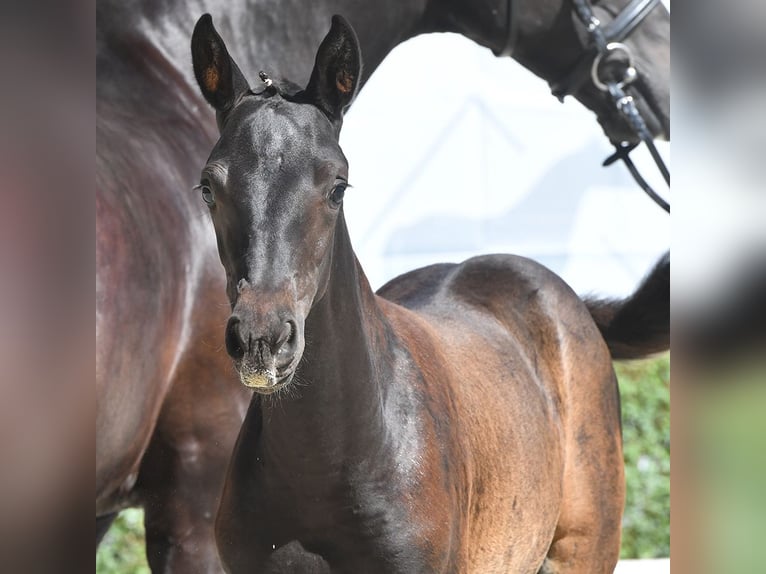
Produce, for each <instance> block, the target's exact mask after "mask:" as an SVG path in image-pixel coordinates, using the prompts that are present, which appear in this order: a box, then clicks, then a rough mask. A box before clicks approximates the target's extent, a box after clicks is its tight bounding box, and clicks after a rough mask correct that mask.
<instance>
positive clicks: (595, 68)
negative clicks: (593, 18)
mask: <svg viewBox="0 0 766 574" xmlns="http://www.w3.org/2000/svg"><path fill="white" fill-rule="evenodd" d="M614 52H622V53H623V54H625V55H626V56H627V57H628V65H627V67H626V68H625V75H624V76H623V78H622V81H620V82H617V86H618V87H620V88H624V87H625V86H627V85H628V84H630V83H633V82H634V81H635V80H636V78H637V77H638V72H636V68H635V66H633V52H631V51H630V48H628V47H627V46H626V45H625V44H623V43H622V42H609V44H607V45H606V49H605V50H604V51H603V52H599V53H598V54H596V57H595V58H594V59H593V65H592V66H591V68H590V77H591V80H593V85H594V86H596V87H597V88H598V89H599V90H601V91H602V92H608V91H609V85H608V84H607V82H604V81H602V80H601V78H600V77H599V67H600V66H601V62H602V61H603V59H604V57H606V56H609V55H610V54H612V53H614ZM610 83H614V82H610Z"/></svg>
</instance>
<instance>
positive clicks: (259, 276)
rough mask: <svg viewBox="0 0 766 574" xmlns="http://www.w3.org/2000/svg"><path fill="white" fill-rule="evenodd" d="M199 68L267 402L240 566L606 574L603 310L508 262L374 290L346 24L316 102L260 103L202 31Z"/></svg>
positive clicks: (246, 451) (235, 493)
mask: <svg viewBox="0 0 766 574" xmlns="http://www.w3.org/2000/svg"><path fill="white" fill-rule="evenodd" d="M192 54H193V61H194V72H195V76H196V78H197V81H198V83H199V85H200V88H201V90H202V93H203V95H204V97H205V98H206V99H207V101H208V102H209V103H210V104H211V105H212V106H213V107H215V109H216V110H217V118H218V125H219V128H220V133H221V135H220V139H219V141H218V142H217V144H216V145H215V147H214V149H213V151H212V153H211V155H210V158H209V160H208V162H207V165H206V166H205V168H204V170H203V172H202V180H201V183H200V188H201V193H202V198H203V200H204V201H205V202H206V203H207V204H208V206H209V207H210V214H211V217H212V220H213V223H214V226H215V231H216V236H217V238H218V249H219V254H220V257H221V261H222V263H223V265H224V268H225V270H226V277H227V293H228V296H229V299H230V302H231V305H232V309H233V311H232V314H231V317H230V319H229V322H228V324H227V327H226V335H225V340H226V349H227V351H228V352H229V354H230V355H231V356H232V358H233V359H234V363H235V365H236V367H237V370H238V372H239V373H240V378H241V381H242V383H243V384H244V385H246V386H248V387H250V388H252V389H253V390H254V391H255V393H256V394H255V395H254V397H253V400H252V402H251V405H250V409H249V412H248V414H247V417H246V420H245V422H244V425H243V428H242V430H241V433H240V436H239V439H238V442H237V445H236V447H235V450H234V454H233V459H232V461H231V463H230V467H229V473H228V477H227V481H226V486H225V489H224V493H223V499H222V504H221V507H220V510H219V514H218V521H217V538H218V544H219V551H220V554H221V557H222V559H223V561H224V564H225V565H226V567H227V568H228V569H229V570H230V571H232V572H248V573H250V572H264V571H266V572H315V571H316V572H349V573H365V574H367V573H376V572H401V573H405V574H411V573H416V572H439V573H447V572H474V573H477V574H489V573H495V572H512V573H520V572H521V573H523V572H529V573H535V572H538V571H541V572H562V573H564V572H566V573H575V572H578V573H583V574H585V573H587V574H593V573H598V572H611V571H612V570H613V568H614V566H615V563H616V562H617V558H618V553H619V546H620V518H621V515H622V507H623V498H624V486H623V470H622V448H621V438H620V416H619V398H618V391H617V386H616V382H615V376H614V372H613V370H612V364H611V356H610V353H609V350H608V348H607V344H606V343H605V341H604V339H603V337H602V336H601V334H600V332H599V328H598V327H597V326H596V324H595V323H594V320H593V318H592V317H591V314H590V312H589V310H588V308H587V306H586V305H585V304H584V303H583V302H582V301H581V300H580V299H579V298H578V297H577V295H576V294H575V293H573V292H572V290H571V289H570V288H569V287H568V286H567V285H566V284H565V283H564V282H563V281H562V280H561V279H560V278H559V277H557V276H556V275H554V274H553V273H551V272H550V271H548V270H547V269H545V268H543V267H542V266H540V265H538V264H536V263H534V262H532V261H530V260H528V259H524V258H521V257H514V256H510V255H489V256H484V257H476V258H473V259H470V260H468V261H466V262H464V263H462V264H460V265H452V264H442V265H434V266H431V267H427V268H424V269H419V270H417V271H413V272H410V273H408V274H406V275H403V276H401V277H399V278H397V279H395V280H393V281H392V282H390V283H389V284H388V285H386V286H385V287H383V289H382V290H381V291H380V293H379V294H377V295H376V294H374V293H373V292H372V290H371V289H370V286H369V284H368V282H367V280H366V278H365V276H364V273H363V272H362V269H361V267H360V265H359V263H358V261H357V260H356V257H355V256H354V252H353V249H352V247H351V243H350V241H349V236H348V232H347V229H346V224H345V221H344V216H343V196H344V192H345V191H346V188H347V187H348V165H347V163H346V160H345V158H344V156H343V152H342V151H341V149H340V147H339V145H338V135H339V132H340V129H341V123H342V115H343V111H344V109H345V107H346V106H347V105H348V104H349V103H350V102H351V100H352V98H353V96H354V93H355V91H356V88H357V84H358V81H359V75H360V67H361V59H360V53H359V47H358V43H357V40H356V37H355V35H354V32H353V31H352V30H351V28H350V27H349V25H348V24H347V23H346V22H345V20H343V19H342V18H340V17H337V16H336V17H334V18H333V21H332V27H331V29H330V31H329V33H328V34H327V36H326V37H325V39H324V40H323V42H322V44H321V46H320V47H319V50H318V53H317V55H316V62H315V66H314V69H313V72H312V74H311V78H310V80H309V83H308V85H307V86H306V88H305V89H303V90H300V89H297V88H296V87H295V86H292V85H291V84H288V83H275V84H272V83H271V82H265V84H268V85H267V86H265V87H264V88H263V89H262V90H260V91H257V92H256V91H253V90H251V89H250V87H249V85H248V83H247V81H246V80H245V78H244V76H243V75H242V73H241V72H240V70H239V68H238V67H237V65H236V64H235V63H234V61H233V60H231V58H230V57H229V54H228V52H227V50H226V47H225V45H224V43H223V41H222V39H221V38H220V36H219V35H218V34H217V32H216V31H215V29H214V27H213V25H212V21H211V18H210V16H208V15H205V16H203V17H202V18H201V19H200V20H199V22H198V23H197V26H196V28H195V31H194V35H193V38H192ZM650 282H651V278H650ZM644 287H645V286H644ZM644 287H642V288H644ZM639 299H640V298H639ZM636 300H638V299H636ZM618 309H619V304H614V305H612V307H609V306H608V305H607V306H602V307H601V308H600V309H599V313H601V314H602V315H604V316H606V315H609V313H610V312H612V311H614V310H618ZM623 343H624V342H623Z"/></svg>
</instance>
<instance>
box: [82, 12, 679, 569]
mask: <svg viewBox="0 0 766 574" xmlns="http://www.w3.org/2000/svg"><path fill="white" fill-rule="evenodd" d="M219 4H220V5H219ZM206 9H209V10H214V11H216V13H217V14H220V16H221V20H220V28H221V29H222V31H223V33H224V34H225V35H226V36H227V37H228V38H232V39H235V41H236V44H237V53H238V55H239V57H240V65H241V67H242V69H243V70H245V71H246V72H248V74H249V75H250V76H254V75H255V74H256V73H257V71H258V70H260V69H264V70H266V71H267V72H268V73H269V74H270V75H272V76H273V77H279V76H289V77H291V78H293V79H296V80H299V81H305V80H306V79H307V78H308V75H309V73H310V71H311V57H312V56H313V52H314V49H315V46H316V44H317V43H318V42H319V40H320V39H321V37H322V34H323V32H324V30H325V27H326V25H327V22H328V21H329V18H330V15H331V14H332V13H334V12H341V13H343V14H346V15H347V16H348V18H349V19H350V20H351V21H352V22H353V23H354V24H355V26H356V27H357V30H358V31H359V35H360V38H361V45H362V48H363V49H364V52H365V60H366V61H365V69H364V71H363V74H362V76H361V77H360V84H363V83H364V81H365V80H366V78H367V77H369V75H370V74H371V73H372V72H373V71H374V69H375V68H376V66H377V65H378V64H379V63H380V62H381V61H382V60H383V58H384V57H385V55H386V54H387V53H388V52H389V51H390V50H391V49H392V48H393V47H394V46H396V45H397V44H399V43H400V42H402V41H404V40H406V39H407V38H409V37H412V36H414V35H416V34H420V33H424V32H431V31H453V32H459V33H462V34H464V35H466V36H468V37H469V38H471V39H473V40H475V41H477V42H479V43H480V44H482V45H484V46H487V47H489V48H491V49H495V50H499V49H500V48H501V47H502V46H503V44H504V42H505V36H506V27H505V24H506V20H505V9H506V4H505V0H503V1H500V0H496V1H488V2H479V3H477V2H437V3H426V2H414V3H399V4H388V3H381V2H370V3H364V2H354V1H345V2H344V1H337V2H330V1H327V2H324V1H323V2H314V3H311V4H310V8H307V5H306V4H303V3H297V2H267V1H253V2H245V1H240V2H236V3H227V4H225V5H224V4H223V3H218V2H212V1H211V2H203V3H202V4H187V3H182V2H178V1H170V2H164V3H155V2H148V1H146V2H137V3H125V2H114V1H108V0H107V1H103V2H99V3H98V5H97V10H96V21H97V33H96V42H97V58H96V63H97V139H98V149H97V154H96V185H97V194H96V209H97V221H96V267H97V271H96V294H97V305H96V330H97V347H96V362H97V366H96V392H97V405H98V415H97V421H96V443H97V444H96V515H97V518H98V519H99V520H97V540H98V538H99V537H100V535H101V534H103V532H104V531H105V530H106V528H108V524H109V522H110V521H111V519H112V518H113V517H114V516H115V515H116V512H118V511H119V510H120V509H122V508H125V507H126V506H131V505H143V506H144V507H145V509H146V527H147V543H148V555H149V562H150V565H151V566H152V568H153V570H155V571H161V570H163V569H174V570H175V571H195V572H196V571H205V570H216V569H217V568H218V567H219V565H218V558H217V554H216V551H215V547H214V544H213V539H212V520H213V516H214V514H215V509H216V507H217V500H218V494H219V492H220V485H221V483H222V480H223V470H222V469H223V468H224V467H225V465H226V461H227V458H228V456H229V453H230V449H231V445H232V443H233V441H234V437H235V436H236V433H237V431H238V429H239V425H240V423H241V420H242V417H243V414H244V410H245V408H246V404H247V401H248V398H249V396H248V395H247V394H246V393H245V392H243V391H242V389H240V388H239V387H238V386H237V385H236V383H235V379H236V377H234V376H233V374H232V373H231V369H230V366H229V365H228V359H227V358H226V357H225V353H224V352H223V349H222V337H221V332H222V330H223V327H224V325H225V323H226V317H227V315H228V309H227V304H226V299H225V297H223V277H222V276H221V273H220V263H219V261H218V257H217V255H216V252H215V245H214V242H213V241H212V239H211V233H210V226H209V223H208V222H207V219H206V217H205V214H204V212H203V207H202V206H201V204H200V201H199V198H198V197H197V196H196V195H195V194H193V193H191V192H189V193H183V191H184V190H188V189H189V188H190V187H191V185H192V184H193V182H194V181H195V179H196V175H197V169H198V166H199V165H200V163H201V161H202V160H203V159H204V157H205V155H206V153H207V150H209V148H210V146H211V145H212V143H213V141H214V140H215V129H216V128H215V121H214V118H213V115H212V114H211V113H210V111H209V110H208V109H207V108H206V107H205V105H204V102H203V100H202V99H201V98H200V97H199V96H198V94H197V93H196V91H195V90H194V89H193V80H192V78H191V75H190V74H189V72H188V62H189V56H188V48H187V38H188V34H189V32H190V31H191V29H192V26H193V23H194V21H195V19H196V18H197V17H198V15H199V14H200V13H201V12H202V11H204V10H206ZM609 11H610V12H613V13H616V9H611V8H610V9H609ZM519 13H520V14H522V16H521V19H522V20H523V21H522V22H520V27H519V30H520V36H519V42H518V49H517V52H516V55H515V57H516V58H517V59H518V60H519V61H520V62H522V63H523V64H524V65H525V66H527V67H529V68H530V69H531V70H533V71H534V72H535V73H538V74H541V75H543V76H545V77H547V78H548V79H551V80H552V79H555V78H556V77H558V76H560V75H561V74H562V73H563V72H564V71H565V70H566V69H567V68H568V67H569V66H571V64H572V62H574V61H575V59H576V58H577V56H578V54H579V52H580V49H581V43H580V38H579V36H578V34H577V33H576V32H575V30H574V27H573V26H572V22H571V19H570V18H569V16H568V13H569V8H568V7H567V6H564V5H563V4H562V2H561V0H550V1H547V2H543V3H536V4H534V10H532V9H531V8H530V9H528V10H520V11H519ZM564 13H566V15H565V16H563V14H564ZM667 29H668V26H667V14H666V12H664V11H660V10H657V11H655V13H653V14H652V15H650V18H649V19H648V20H647V26H645V27H643V26H642V28H641V29H640V30H638V31H637V32H636V33H635V36H634V38H633V39H632V41H634V42H635V44H636V46H635V48H636V49H635V52H636V54H637V56H638V57H639V58H642V59H643V64H644V65H645V66H648V69H651V68H654V67H655V64H657V70H658V73H656V74H654V75H653V76H652V77H653V78H654V79H657V81H656V84H657V85H656V86H652V89H651V90H650V91H651V92H652V93H653V94H654V98H653V100H654V101H659V102H661V104H662V105H661V106H660V107H661V108H662V109H663V110H664V111H663V112H662V113H660V114H659V116H663V117H661V119H660V120H658V121H657V126H660V125H661V124H662V125H664V124H665V123H668V122H667V106H665V105H664V103H663V102H664V100H665V99H666V91H667V90H666V88H667V85H666V84H667V82H664V84H665V85H663V79H664V78H665V77H666V75H667V74H666V72H667V70H665V68H666V66H665V64H664V60H663V59H662V58H656V57H653V54H654V52H656V51H657V50H659V51H660V52H662V53H664V51H665V49H666V44H667V41H666V40H667V38H666V37H665V36H667V33H666V32H667ZM655 36H656V37H660V38H661V39H662V42H660V43H657V42H655V41H654V40H655V39H656V38H655ZM639 63H641V62H639ZM579 97H580V99H581V100H582V101H584V102H586V103H588V104H589V105H592V106H593V108H594V109H595V110H597V111H598V112H599V113H600V114H602V116H603V117H604V118H605V122H606V123H607V124H609V122H611V121H612V120H610V119H609V118H610V114H611V111H610V109H611V108H610V107H609V106H608V105H607V104H606V103H605V99H604V98H601V99H599V96H598V94H596V93H595V92H593V91H592V90H590V88H586V89H584V90H583V93H582V94H581V95H580V96H579ZM602 100H603V101H602ZM613 129H614V130H615V133H619V132H620V131H621V128H620V127H619V124H618V123H615V124H614V128H613ZM661 131H662V129H661V128H659V127H658V128H657V133H660V132H661Z"/></svg>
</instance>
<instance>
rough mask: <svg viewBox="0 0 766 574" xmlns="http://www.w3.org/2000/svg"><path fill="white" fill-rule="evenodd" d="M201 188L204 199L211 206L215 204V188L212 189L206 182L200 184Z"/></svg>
mask: <svg viewBox="0 0 766 574" xmlns="http://www.w3.org/2000/svg"><path fill="white" fill-rule="evenodd" d="M199 189H200V190H201V191H202V201H204V202H205V203H207V204H208V205H209V206H213V205H215V198H214V197H213V190H212V189H210V186H209V185H207V184H204V183H201V184H200V185H199Z"/></svg>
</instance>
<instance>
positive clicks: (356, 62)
mask: <svg viewBox="0 0 766 574" xmlns="http://www.w3.org/2000/svg"><path fill="white" fill-rule="evenodd" d="M361 73H362V56H361V51H360V49H359V40H357V38H356V33H354V29H353V28H351V25H350V24H349V23H348V22H347V21H346V19H345V18H343V17H342V16H338V15H335V16H333V17H332V26H331V27H330V31H329V32H328V33H327V36H325V38H324V40H322V44H321V45H320V46H319V50H318V51H317V57H316V61H315V62H314V70H313V71H312V72H311V79H310V80H309V83H308V86H306V95H307V96H308V97H309V99H310V100H311V101H312V103H314V104H315V105H316V106H318V107H319V108H320V109H321V110H322V111H324V112H325V113H326V114H327V115H328V116H329V117H330V119H331V120H332V121H333V122H340V120H341V119H342V117H343V111H344V110H345V108H346V106H348V105H349V104H350V103H351V100H353V99H354V95H355V94H356V90H357V87H358V86H359V77H360V75H361Z"/></svg>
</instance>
